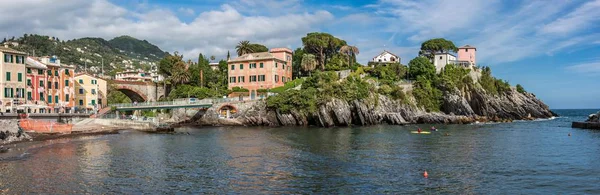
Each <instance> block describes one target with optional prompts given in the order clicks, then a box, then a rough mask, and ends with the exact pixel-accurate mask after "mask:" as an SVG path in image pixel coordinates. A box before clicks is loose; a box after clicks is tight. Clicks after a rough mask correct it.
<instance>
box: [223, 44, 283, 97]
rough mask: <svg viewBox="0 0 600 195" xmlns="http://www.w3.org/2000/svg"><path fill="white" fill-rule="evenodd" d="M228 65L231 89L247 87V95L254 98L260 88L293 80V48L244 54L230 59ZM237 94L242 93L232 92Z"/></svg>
mask: <svg viewBox="0 0 600 195" xmlns="http://www.w3.org/2000/svg"><path fill="white" fill-rule="evenodd" d="M227 67H228V68H229V71H228V72H227V74H228V78H229V84H228V87H229V89H233V88H234V87H240V88H244V89H247V90H248V94H247V96H250V97H251V99H254V98H255V97H256V96H257V94H258V90H259V89H272V88H275V87H280V86H283V85H284V84H285V83H286V82H288V81H291V80H292V50H291V49H288V48H272V49H271V50H270V51H269V52H260V53H249V54H244V55H242V56H239V57H237V58H235V59H231V60H228V61H227ZM236 95H240V94H233V93H232V94H231V96H236ZM244 96H246V95H244Z"/></svg>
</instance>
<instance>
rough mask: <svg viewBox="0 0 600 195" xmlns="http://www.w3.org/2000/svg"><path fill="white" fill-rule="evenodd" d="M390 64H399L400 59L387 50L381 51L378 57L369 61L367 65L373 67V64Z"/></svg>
mask: <svg viewBox="0 0 600 195" xmlns="http://www.w3.org/2000/svg"><path fill="white" fill-rule="evenodd" d="M390 63H401V58H400V57H399V56H397V55H396V54H393V53H392V52H389V51H387V50H383V52H381V53H380V54H379V55H377V56H375V57H373V59H371V61H369V65H370V66H373V65H375V64H384V65H385V64H390Z"/></svg>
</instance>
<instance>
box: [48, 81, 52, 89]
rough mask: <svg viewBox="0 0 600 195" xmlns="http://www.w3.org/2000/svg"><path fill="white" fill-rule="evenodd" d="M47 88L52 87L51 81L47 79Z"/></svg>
mask: <svg viewBox="0 0 600 195" xmlns="http://www.w3.org/2000/svg"><path fill="white" fill-rule="evenodd" d="M48 89H52V82H50V81H48Z"/></svg>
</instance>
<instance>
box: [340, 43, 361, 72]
mask: <svg viewBox="0 0 600 195" xmlns="http://www.w3.org/2000/svg"><path fill="white" fill-rule="evenodd" d="M340 53H342V54H344V55H345V56H347V57H348V67H351V66H352V63H351V62H352V61H351V60H350V57H353V56H356V54H359V53H360V51H359V50H358V48H357V47H356V46H350V45H344V46H342V48H340Z"/></svg>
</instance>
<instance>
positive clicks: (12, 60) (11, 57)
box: [10, 55, 15, 63]
mask: <svg viewBox="0 0 600 195" xmlns="http://www.w3.org/2000/svg"><path fill="white" fill-rule="evenodd" d="M14 62H15V60H14V56H13V55H10V63H14Z"/></svg>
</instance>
